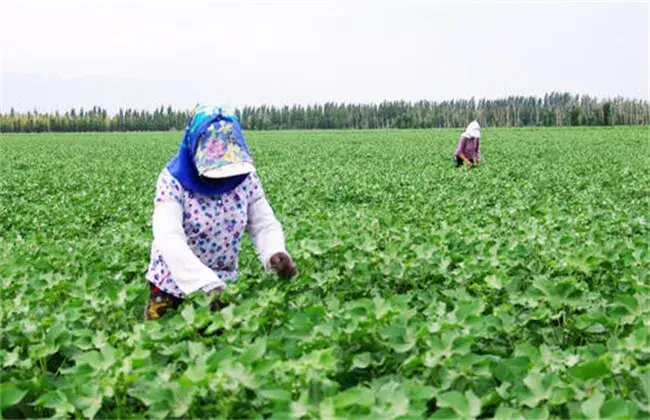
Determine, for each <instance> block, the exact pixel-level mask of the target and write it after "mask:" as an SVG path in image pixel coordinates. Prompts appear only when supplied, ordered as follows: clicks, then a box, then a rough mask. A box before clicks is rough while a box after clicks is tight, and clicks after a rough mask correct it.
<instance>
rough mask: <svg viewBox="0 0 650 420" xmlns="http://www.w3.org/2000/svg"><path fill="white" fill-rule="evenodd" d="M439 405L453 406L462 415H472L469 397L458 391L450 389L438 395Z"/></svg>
mask: <svg viewBox="0 0 650 420" xmlns="http://www.w3.org/2000/svg"><path fill="white" fill-rule="evenodd" d="M436 400H437V403H438V407H440V408H451V409H452V410H454V412H455V413H456V414H458V415H459V416H460V417H464V418H467V417H469V416H470V406H469V402H468V401H467V398H466V397H465V396H464V395H463V394H461V393H460V392H458V391H449V392H445V393H443V394H440V395H438V397H437V398H436Z"/></svg>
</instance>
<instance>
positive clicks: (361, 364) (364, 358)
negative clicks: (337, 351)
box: [352, 352, 372, 369]
mask: <svg viewBox="0 0 650 420" xmlns="http://www.w3.org/2000/svg"><path fill="white" fill-rule="evenodd" d="M370 363H372V358H371V356H370V353H368V352H365V353H360V354H357V355H356V356H354V358H353V359H352V367H353V368H355V369H365V368H367V367H368V366H370Z"/></svg>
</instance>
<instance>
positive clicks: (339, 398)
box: [333, 387, 375, 409]
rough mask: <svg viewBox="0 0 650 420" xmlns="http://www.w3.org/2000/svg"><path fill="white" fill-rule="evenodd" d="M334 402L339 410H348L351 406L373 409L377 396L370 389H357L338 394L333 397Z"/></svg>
mask: <svg viewBox="0 0 650 420" xmlns="http://www.w3.org/2000/svg"><path fill="white" fill-rule="evenodd" d="M333 400H334V405H335V406H336V408H337V409H342V408H346V407H349V406H351V405H360V406H362V407H371V406H373V405H374V404H375V395H374V393H373V392H372V390H370V389H368V388H365V387H355V388H351V389H348V390H346V391H344V392H341V393H339V394H336V395H335V396H334V397H333Z"/></svg>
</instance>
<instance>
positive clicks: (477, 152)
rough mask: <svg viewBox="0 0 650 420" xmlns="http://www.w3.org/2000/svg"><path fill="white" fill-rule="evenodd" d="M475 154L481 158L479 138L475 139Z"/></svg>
mask: <svg viewBox="0 0 650 420" xmlns="http://www.w3.org/2000/svg"><path fill="white" fill-rule="evenodd" d="M476 155H477V156H478V158H479V159H483V157H482V156H481V140H480V139H476Z"/></svg>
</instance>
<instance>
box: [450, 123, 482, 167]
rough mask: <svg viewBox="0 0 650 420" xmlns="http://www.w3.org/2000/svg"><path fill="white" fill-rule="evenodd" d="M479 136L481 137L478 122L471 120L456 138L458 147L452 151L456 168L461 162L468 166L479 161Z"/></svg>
mask: <svg viewBox="0 0 650 420" xmlns="http://www.w3.org/2000/svg"><path fill="white" fill-rule="evenodd" d="M479 137H481V126H480V125H479V124H478V122H476V121H472V122H471V123H470V124H469V125H468V126H467V129H466V130H465V132H464V133H463V134H461V135H460V139H459V140H458V148H457V149H456V153H454V160H455V161H456V167H457V168H458V167H461V166H463V163H465V164H467V166H468V167H470V168H471V167H473V166H475V165H479V164H480V163H481V151H480V149H479Z"/></svg>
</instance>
